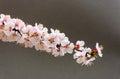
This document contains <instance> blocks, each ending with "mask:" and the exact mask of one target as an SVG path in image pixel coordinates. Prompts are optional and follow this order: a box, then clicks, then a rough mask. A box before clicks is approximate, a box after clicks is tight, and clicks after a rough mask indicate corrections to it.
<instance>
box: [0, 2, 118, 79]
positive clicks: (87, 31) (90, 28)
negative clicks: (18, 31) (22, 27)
mask: <svg viewBox="0 0 120 79" xmlns="http://www.w3.org/2000/svg"><path fill="white" fill-rule="evenodd" d="M0 13H4V14H10V15H11V16H12V17H17V18H20V19H23V20H24V21H25V22H26V23H28V24H34V23H35V22H38V23H42V24H44V26H46V27H48V28H51V27H52V28H54V29H59V30H61V32H64V33H65V34H66V35H67V36H68V37H69V38H70V40H71V41H72V42H74V43H75V42H76V41H77V40H78V39H80V40H84V41H86V46H90V47H94V45H95V43H96V42H100V43H101V44H103V45H104V47H105V49H104V51H103V53H104V57H103V58H101V59H98V60H96V61H95V62H94V63H95V64H94V65H93V66H91V67H86V66H81V65H79V64H77V63H76V62H75V60H73V59H72V55H66V56H64V57H58V58H54V57H53V56H51V55H49V54H46V53H45V52H37V51H36V50H35V49H30V48H26V49H25V48H24V47H21V46H19V45H16V44H15V43H3V42H1V41H0V79H120V52H119V50H120V0H0Z"/></svg>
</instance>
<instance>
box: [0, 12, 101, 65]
mask: <svg viewBox="0 0 120 79" xmlns="http://www.w3.org/2000/svg"><path fill="white" fill-rule="evenodd" d="M0 40H2V41H3V42H16V43H18V44H21V45H24V46H25V47H26V48H27V47H29V48H32V47H34V48H35V49H36V50H37V51H38V50H39V51H46V52H47V53H50V54H52V55H54V56H55V57H57V56H64V55H65V54H66V53H68V54H73V58H74V59H76V62H77V63H79V64H80V63H81V64H82V65H91V64H92V61H94V60H95V59H96V58H97V57H98V56H99V57H102V52H101V51H102V50H103V47H102V46H100V45H99V43H96V47H95V48H94V49H91V48H88V47H85V46H84V45H85V42H84V41H80V40H78V41H77V42H76V44H74V43H72V42H70V40H69V38H68V37H67V36H66V35H65V34H64V33H61V32H60V31H59V30H57V29H56V30H54V29H52V28H51V29H50V32H48V29H47V28H46V27H43V25H42V24H37V23H35V25H34V26H32V25H30V24H25V23H24V22H23V21H22V20H21V19H17V18H11V17H10V15H4V14H1V15H0Z"/></svg>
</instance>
